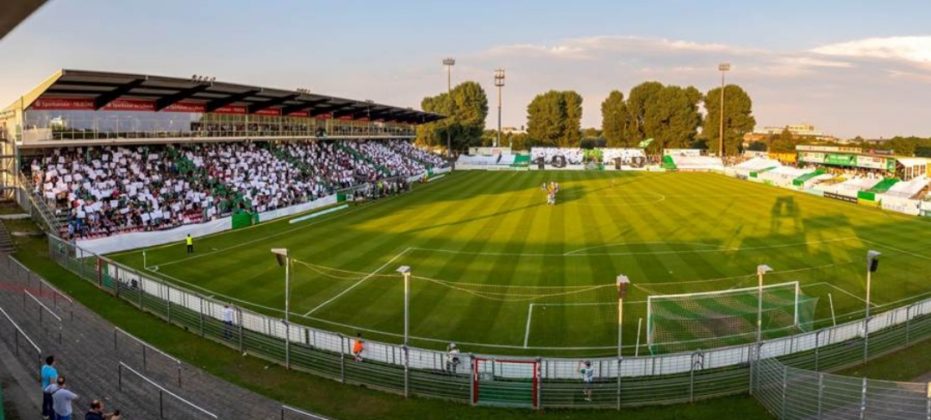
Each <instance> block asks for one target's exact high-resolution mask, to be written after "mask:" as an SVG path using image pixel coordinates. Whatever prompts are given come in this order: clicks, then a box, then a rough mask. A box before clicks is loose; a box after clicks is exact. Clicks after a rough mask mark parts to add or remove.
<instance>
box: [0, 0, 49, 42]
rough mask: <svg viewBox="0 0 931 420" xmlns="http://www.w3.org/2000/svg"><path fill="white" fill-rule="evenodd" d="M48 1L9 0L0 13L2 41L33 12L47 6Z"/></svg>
mask: <svg viewBox="0 0 931 420" xmlns="http://www.w3.org/2000/svg"><path fill="white" fill-rule="evenodd" d="M45 1H46V0H7V1H4V2H3V13H0V39H2V38H3V37H4V36H6V34H8V33H10V31H12V30H13V28H15V27H16V25H19V24H20V22H22V21H24V20H26V18H27V17H29V15H31V14H32V12H35V11H36V9H38V8H39V7H40V6H42V5H43V4H45Z"/></svg>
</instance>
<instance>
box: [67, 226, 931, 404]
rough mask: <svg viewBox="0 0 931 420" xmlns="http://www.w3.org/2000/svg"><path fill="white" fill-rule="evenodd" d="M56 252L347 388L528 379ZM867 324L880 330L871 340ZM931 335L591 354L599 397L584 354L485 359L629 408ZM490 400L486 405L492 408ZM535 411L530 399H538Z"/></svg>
mask: <svg viewBox="0 0 931 420" xmlns="http://www.w3.org/2000/svg"><path fill="white" fill-rule="evenodd" d="M49 246H50V249H49V254H50V256H51V257H52V258H53V259H54V260H55V261H57V262H58V263H59V264H61V265H62V266H64V267H66V268H67V269H69V270H71V271H72V272H74V273H76V274H78V275H80V276H82V277H84V278H85V279H87V280H89V281H90V282H92V283H93V284H96V285H97V286H98V287H100V288H101V289H103V290H106V291H108V292H109V293H111V294H113V295H115V296H117V297H119V298H121V299H123V300H125V301H127V302H130V303H131V304H133V305H135V306H136V307H138V308H139V309H141V310H143V311H145V312H149V313H151V314H153V315H155V316H157V317H160V318H161V319H163V320H165V321H166V322H168V323H170V324H175V325H178V326H181V327H183V328H185V329H187V330H188V331H190V332H193V333H195V334H198V335H200V336H202V337H204V338H208V339H211V340H214V341H216V342H219V343H222V344H224V345H226V346H228V347H231V348H234V349H236V350H237V351H239V352H240V353H243V354H248V355H252V356H255V357H260V358H263V359H266V360H269V361H271V362H274V363H278V364H280V365H282V366H285V367H287V368H289V369H295V370H300V371H305V372H309V373H312V374H315V375H318V376H322V377H326V378H330V379H333V380H337V381H339V382H341V383H350V384H360V385H365V386H368V387H371V388H376V389H380V390H384V391H388V392H393V393H398V394H401V395H404V396H408V395H420V396H427V397H435V398H442V399H448V400H454V401H460V402H463V403H468V402H471V401H473V399H472V394H471V393H472V392H473V385H474V382H473V381H475V378H477V377H487V378H493V379H494V380H497V381H510V382H516V383H520V382H522V381H523V382H527V381H529V380H531V378H532V375H530V374H529V373H528V372H527V371H523V370H506V369H501V368H500V364H495V363H483V364H482V365H481V366H483V367H482V368H481V369H480V370H478V371H472V369H470V368H468V366H472V363H471V361H472V359H473V355H471V354H461V355H460V356H459V358H460V359H461V360H460V362H461V364H460V366H461V367H460V368H459V369H458V370H453V371H450V370H448V366H447V362H448V361H449V360H448V357H447V354H446V353H445V352H440V351H435V350H428V349H422V348H416V347H404V346H401V345H395V344H389V343H382V342H377V341H368V340H367V341H366V349H365V353H364V356H365V357H364V361H357V360H355V359H354V357H353V355H352V352H351V348H352V343H353V340H352V339H351V338H349V337H346V336H344V335H342V334H339V333H334V332H330V331H325V330H320V329H316V328H311V327H307V326H304V325H298V324H293V323H286V322H284V321H283V320H282V319H278V318H275V317H272V316H267V315H264V314H261V313H257V312H253V311H249V310H247V309H243V308H241V307H233V309H234V317H233V318H234V320H233V321H232V322H224V321H223V319H224V316H223V312H224V307H225V306H227V305H229V303H228V302H223V301H220V300H216V299H213V298H210V297H207V296H204V295H201V294H198V293H195V292H192V291H189V290H187V289H184V288H181V287H179V286H176V285H175V284H172V283H167V282H165V281H162V280H159V279H156V278H153V277H151V276H149V275H147V274H143V273H142V272H140V271H138V270H135V269H132V268H129V267H126V266H123V265H121V264H118V263H115V262H114V261H112V260H109V259H107V258H105V257H101V256H99V255H95V254H93V253H90V252H87V251H85V250H83V249H81V248H79V247H77V246H75V245H74V244H71V243H68V242H64V241H61V240H59V239H57V238H50V240H49ZM864 322H868V323H869V329H868V331H870V337H869V344H868V347H867V341H866V340H864V339H863V332H864V331H866V329H865V328H864ZM927 337H931V299H926V300H923V301H921V302H917V303H913V304H911V305H908V306H903V307H899V308H895V309H892V310H889V311H886V312H882V313H879V314H876V315H874V316H872V317H870V319H869V320H868V321H865V320H855V321H851V322H847V323H843V324H838V325H836V326H832V327H827V328H823V329H821V330H817V331H812V332H807V333H802V334H797V335H792V336H787V337H782V338H776V339H769V340H765V341H763V342H761V343H760V344H759V345H757V344H745V345H736V346H730V347H721V348H714V349H708V350H704V351H694V352H683V353H670V354H662V355H651V356H639V357H626V356H625V357H623V358H615V357H609V358H596V359H585V360H590V361H591V362H592V367H593V369H594V370H595V375H594V376H595V381H594V383H593V384H592V385H591V388H592V397H591V398H585V393H584V392H583V389H584V385H583V384H582V382H581V378H580V376H579V371H578V369H579V364H580V362H581V361H582V359H579V358H520V357H514V356H495V355H475V356H480V357H481V359H484V360H503V359H509V360H513V359H524V360H539V366H540V372H539V386H538V387H537V392H538V393H539V404H535V406H536V407H544V408H547V407H601V408H618V407H622V406H637V405H650V404H669V403H679V402H690V401H697V400H701V399H707V398H713V397H719V396H725V395H734V394H741V393H746V392H748V391H750V390H751V386H750V384H751V382H752V381H753V375H752V371H751V369H750V364H751V362H753V361H756V360H762V359H769V358H780V359H784V360H786V363H790V364H792V365H793V366H798V367H800V368H812V367H813V368H816V369H821V370H825V369H835V368H839V367H843V366H849V365H854V364H859V363H862V361H863V359H862V357H863V354H864V349H866V350H867V351H868V355H869V357H871V358H872V357H875V356H878V355H881V354H885V353H887V352H889V351H892V350H895V349H898V348H901V347H904V346H907V345H909V344H910V343H912V342H915V341H918V340H921V339H924V338H927ZM480 404H481V403H480ZM528 406H529V405H528Z"/></svg>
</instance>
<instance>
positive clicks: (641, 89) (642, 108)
mask: <svg viewBox="0 0 931 420" xmlns="http://www.w3.org/2000/svg"><path fill="white" fill-rule="evenodd" d="M662 88H663V84H662V83H660V82H643V83H641V84H639V85H637V86H634V87H633V88H632V89H631V90H630V95H628V96H627V112H628V114H629V115H630V117H629V119H628V121H629V123H628V126H627V134H626V135H625V136H624V138H625V139H627V142H628V144H637V143H640V141H642V140H644V139H646V138H648V136H647V135H646V133H645V132H644V129H643V125H644V119H645V117H646V109H647V104H648V103H650V102H652V97H653V96H654V95H656V94H657V93H658V92H659V91H660V90H661V89H662Z"/></svg>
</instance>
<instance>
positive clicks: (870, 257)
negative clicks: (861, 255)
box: [866, 249, 882, 273]
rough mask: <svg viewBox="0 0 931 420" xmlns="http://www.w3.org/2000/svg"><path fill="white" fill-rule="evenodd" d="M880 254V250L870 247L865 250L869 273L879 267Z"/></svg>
mask: <svg viewBox="0 0 931 420" xmlns="http://www.w3.org/2000/svg"><path fill="white" fill-rule="evenodd" d="M880 255H882V253H881V252H879V251H874V250H872V249H871V250H869V251H867V252H866V267H867V268H868V269H869V270H870V273H875V272H876V270H877V269H879V256H880Z"/></svg>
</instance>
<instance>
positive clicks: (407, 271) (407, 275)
mask: <svg viewBox="0 0 931 420" xmlns="http://www.w3.org/2000/svg"><path fill="white" fill-rule="evenodd" d="M395 271H397V272H398V273H401V275H402V276H404V397H407V391H408V383H409V380H410V370H409V369H410V357H411V356H410V348H409V347H408V346H407V343H408V336H409V335H408V334H409V331H410V328H409V326H410V295H411V268H410V267H409V266H406V265H402V266H400V267H398V269H397V270H395Z"/></svg>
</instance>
